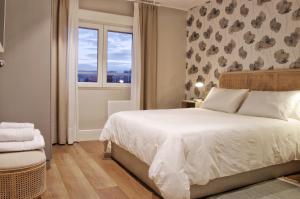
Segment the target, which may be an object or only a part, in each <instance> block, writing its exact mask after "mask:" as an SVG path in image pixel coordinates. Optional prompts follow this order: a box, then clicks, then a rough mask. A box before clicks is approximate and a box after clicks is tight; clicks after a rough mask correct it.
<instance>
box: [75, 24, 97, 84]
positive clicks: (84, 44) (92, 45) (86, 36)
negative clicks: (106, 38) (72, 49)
mask: <svg viewBox="0 0 300 199" xmlns="http://www.w3.org/2000/svg"><path fill="white" fill-rule="evenodd" d="M78 32H79V33H78V37H79V39H78V82H97V81H98V30H95V29H89V28H79V31H78Z"/></svg>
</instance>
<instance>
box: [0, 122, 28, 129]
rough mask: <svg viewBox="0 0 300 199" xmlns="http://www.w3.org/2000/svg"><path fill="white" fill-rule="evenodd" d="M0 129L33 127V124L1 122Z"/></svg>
mask: <svg viewBox="0 0 300 199" xmlns="http://www.w3.org/2000/svg"><path fill="white" fill-rule="evenodd" d="M0 128H1V129H17V128H30V129H34V124H32V123H16V122H1V123H0Z"/></svg>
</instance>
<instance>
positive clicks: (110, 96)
mask: <svg viewBox="0 0 300 199" xmlns="http://www.w3.org/2000/svg"><path fill="white" fill-rule="evenodd" d="M79 2H80V8H81V9H88V10H94V11H101V12H107V13H112V14H119V15H126V16H133V3H132V2H127V1H124V0H80V1H79ZM158 20H159V21H158V93H157V97H158V108H177V107H179V106H180V101H181V100H182V99H183V98H184V81H185V48H186V26H185V23H186V12H184V11H180V10H176V9H169V8H164V7H159V10H158ZM129 99H130V89H111V90H110V89H105V90H103V89H94V88H93V89H89V88H80V89H79V129H80V130H88V129H101V128H102V127H103V125H104V123H105V121H106V120H107V101H108V100H129Z"/></svg>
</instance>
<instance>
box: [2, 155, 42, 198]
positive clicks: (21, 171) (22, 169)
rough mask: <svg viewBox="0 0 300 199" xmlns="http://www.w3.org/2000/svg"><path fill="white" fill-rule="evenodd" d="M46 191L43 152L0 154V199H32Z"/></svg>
mask: <svg viewBox="0 0 300 199" xmlns="http://www.w3.org/2000/svg"><path fill="white" fill-rule="evenodd" d="M45 189H46V156H45V153H44V151H43V150H35V151H24V152H12V153H0V199H32V198H38V197H40V196H41V195H42V194H43V192H44V191H45Z"/></svg>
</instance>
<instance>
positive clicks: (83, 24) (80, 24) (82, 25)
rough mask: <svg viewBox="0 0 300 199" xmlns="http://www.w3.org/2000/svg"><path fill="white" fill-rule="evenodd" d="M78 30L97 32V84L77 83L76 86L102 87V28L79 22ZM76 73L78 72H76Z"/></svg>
mask: <svg viewBox="0 0 300 199" xmlns="http://www.w3.org/2000/svg"><path fill="white" fill-rule="evenodd" d="M79 28H87V29H94V30H98V61H97V72H98V77H97V82H77V85H78V86H79V87H101V86H102V85H103V80H102V63H103V57H102V55H103V26H102V25H98V24H93V23H87V22H79V24H78V29H79ZM99 44H100V45H99ZM101 44H102V46H101ZM77 73H78V70H77ZM77 75H78V74H77Z"/></svg>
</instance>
